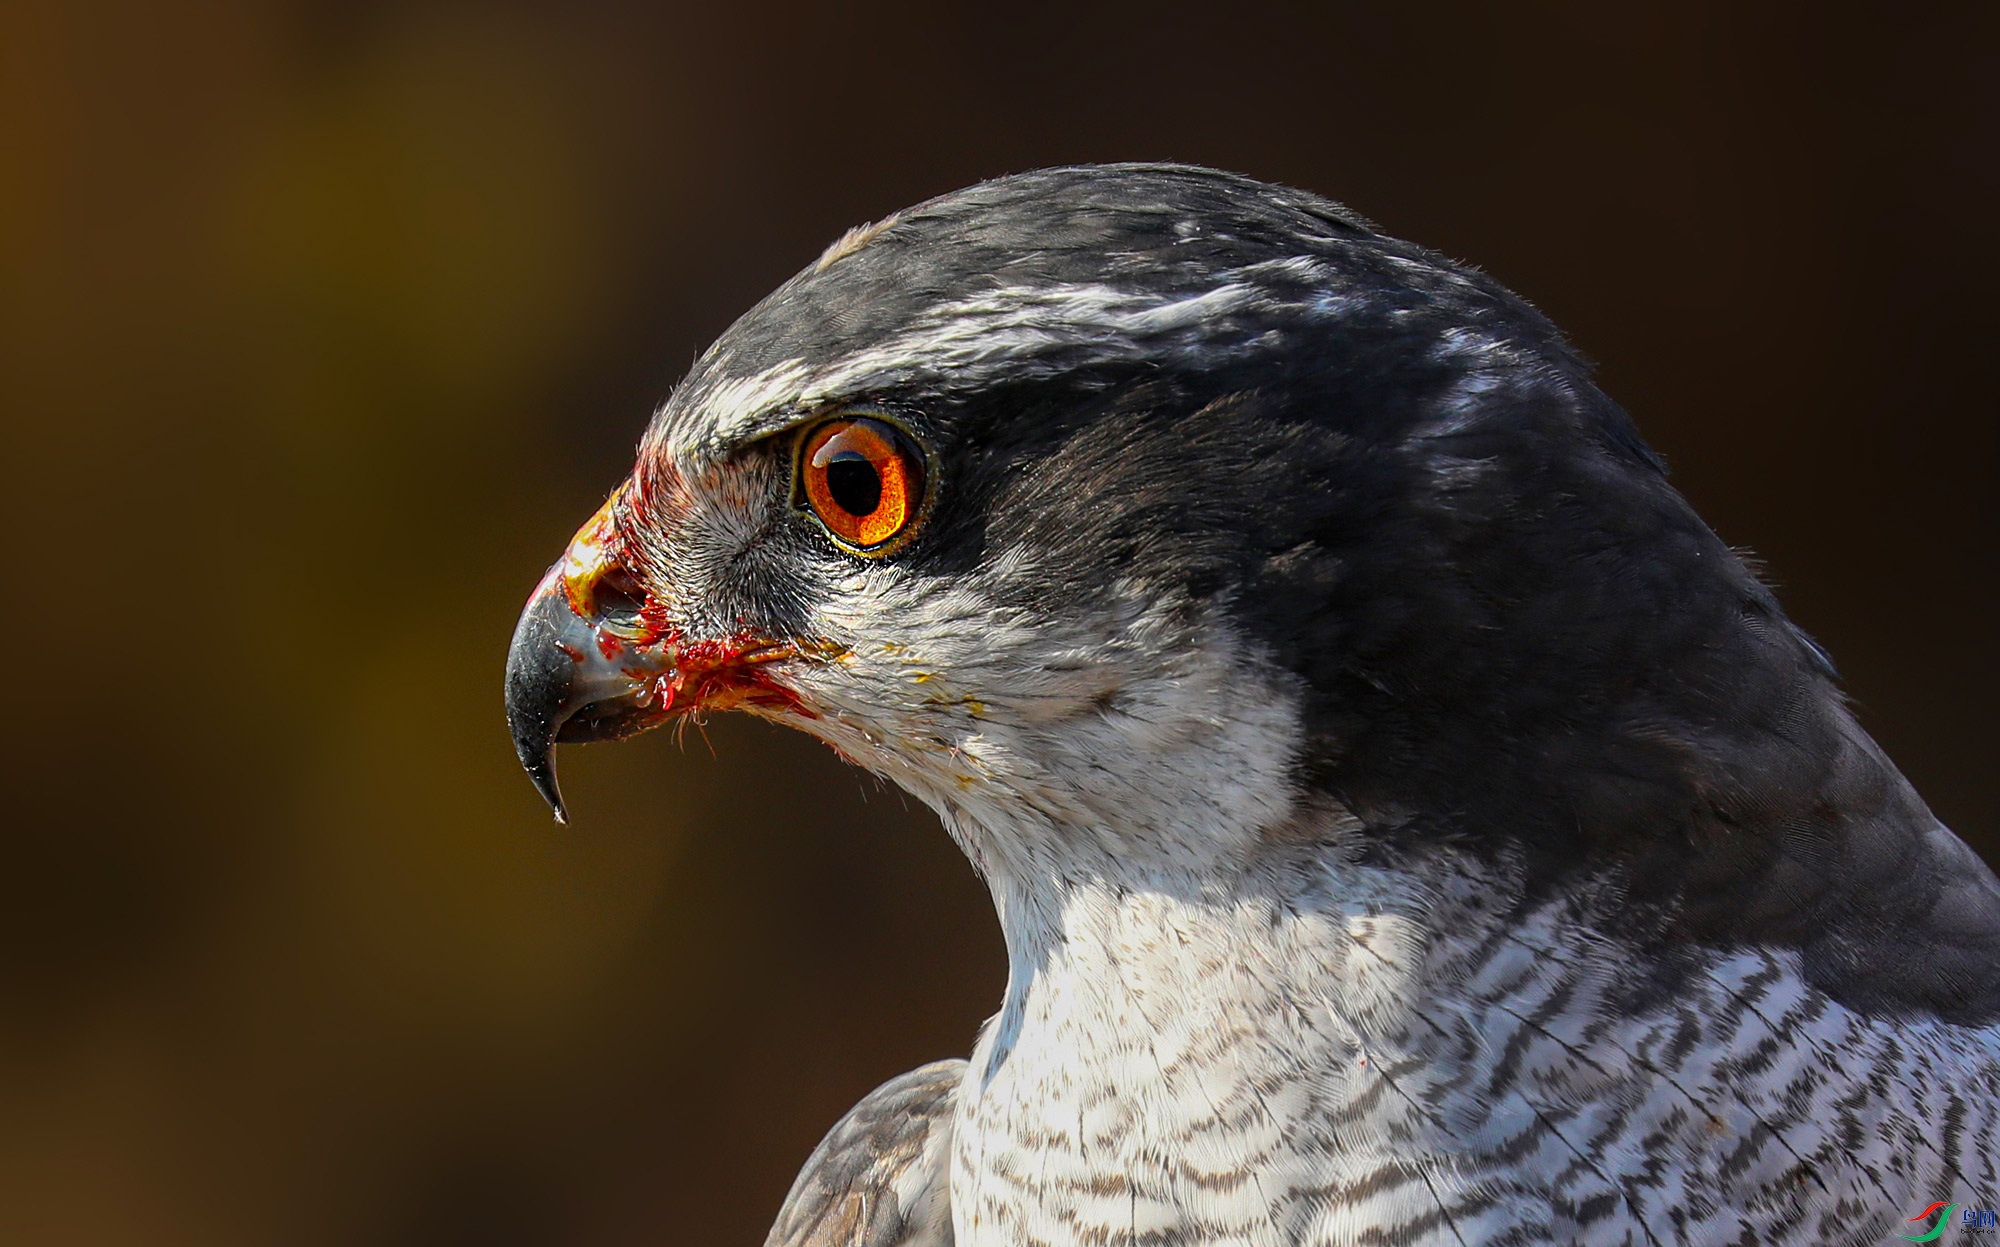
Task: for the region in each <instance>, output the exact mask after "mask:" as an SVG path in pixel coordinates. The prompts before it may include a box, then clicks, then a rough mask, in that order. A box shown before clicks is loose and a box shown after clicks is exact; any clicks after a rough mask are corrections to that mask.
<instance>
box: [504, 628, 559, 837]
mask: <svg viewBox="0 0 2000 1247" xmlns="http://www.w3.org/2000/svg"><path fill="white" fill-rule="evenodd" d="M573 619H574V617H573V616H572V615H571V613H570V610H569V605H568V603H566V602H565V601H564V600H563V597H562V594H560V593H548V592H537V594H536V595H535V597H534V598H533V599H531V600H530V601H529V603H528V608H527V609H526V610H525V611H523V612H521V619H520V622H519V623H517V624H516V625H515V626H514V640H513V643H512V644H511V645H509V646H508V649H507V729H508V732H509V733H510V734H511V735H512V736H513V738H514V753H515V756H517V757H519V758H520V759H521V766H522V767H523V768H524V769H525V770H526V771H527V772H528V778H529V780H531V781H532V782H533V783H534V785H535V791H536V792H539V793H541V794H542V799H543V800H544V801H547V802H548V803H549V808H550V809H551V810H553V811H555V816H556V821H557V822H558V823H565V824H566V823H568V822H569V811H568V809H567V808H566V807H565V806H564V805H563V799H562V789H561V788H560V787H559V786H557V784H556V734H557V733H558V732H560V731H561V730H562V725H563V720H564V719H565V718H566V717H567V715H566V714H565V711H566V710H567V708H568V705H569V700H570V689H571V684H572V683H573V681H574V679H575V670H576V664H575V662H574V661H573V660H572V659H571V658H570V657H569V656H568V655H567V654H566V653H564V651H563V650H562V648H561V647H560V646H558V645H557V644H556V642H557V640H558V639H559V638H560V637H561V636H562V633H563V631H564V629H565V627H566V626H569V625H571V624H572V621H573Z"/></svg>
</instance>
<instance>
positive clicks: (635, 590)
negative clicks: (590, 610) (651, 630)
mask: <svg viewBox="0 0 2000 1247" xmlns="http://www.w3.org/2000/svg"><path fill="white" fill-rule="evenodd" d="M590 596H591V601H592V604H593V605H595V606H596V608H597V618H598V621H599V622H601V623H604V624H608V625H610V626H612V627H616V628H634V627H637V626H638V625H639V612H640V611H641V610H642V609H644V608H645V605H646V591H645V590H644V589H641V588H640V587H639V584H638V582H637V581H635V580H633V579H632V575H631V573H629V572H627V571H626V570H625V569H624V568H622V567H620V568H613V569H611V570H609V571H607V572H605V573H604V575H603V576H601V577H599V578H598V581H597V583H596V584H595V585H593V586H592V587H591V595H590Z"/></svg>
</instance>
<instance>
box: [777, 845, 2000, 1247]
mask: <svg viewBox="0 0 2000 1247" xmlns="http://www.w3.org/2000/svg"><path fill="white" fill-rule="evenodd" d="M1592 895H1593V894H1592V892H1591V890H1590V889H1588V888H1583V889H1580V890H1579V891H1578V892H1577V893H1576V894H1573V895H1571V896H1569V897H1565V898H1560V899H1548V900H1544V901H1541V902H1539V903H1535V904H1531V905H1529V906H1528V907H1526V908H1525V909H1523V908H1521V907H1520V906H1521V901H1520V898H1519V895H1518V887H1516V886H1514V885H1512V884H1510V883H1509V882H1508V872H1507V871H1505V870H1504V869H1501V868H1498V867H1495V866H1492V865H1487V864H1480V863H1477V862H1474V861H1471V860H1470V859H1465V858H1457V859H1455V860H1444V859H1443V858H1441V857H1439V856H1436V855H1433V856H1431V857H1429V858H1428V859H1427V860H1424V861H1421V862H1410V863H1406V864H1404V865H1403V866H1402V867H1401V868H1398V869H1383V868H1374V867H1360V866H1354V865H1345V866H1342V865H1329V864H1328V863H1327V862H1326V861H1325V856H1324V853H1323V851H1320V852H1315V853H1314V854H1313V855H1312V856H1310V857H1306V858H1304V859H1301V858H1299V857H1297V856H1292V857H1291V858H1290V859H1289V860H1286V859H1284V858H1280V859H1278V860H1275V861H1270V862H1267V863H1265V864H1264V865H1263V866H1262V867H1261V868H1259V869H1256V870H1253V871H1251V872H1250V873H1249V876H1248V877H1246V878H1245V879H1243V880H1242V881H1241V882H1240V884H1239V886H1238V887H1237V888H1236V889H1234V890H1233V891H1232V892H1230V893H1228V894H1222V895H1214V896H1210V897H1206V898H1201V899H1198V900H1192V901H1174V900H1169V899H1166V897H1167V890H1163V889H1158V888H1153V889H1147V890H1138V889H1127V890H1118V889H1111V890H1105V891H1090V892H1079V893H1077V894H1074V895H1072V896H1071V897H1070V898H1069V899H1068V901H1067V903H1066V904H1065V905H1064V906H1063V907H1062V908H1061V910H1060V912H1061V915H1062V918H1061V923H1060V925H1061V930H1060V931H1052V932H1047V933H1045V936H1046V937H1047V941H1048V945H1049V955H1048V958H1047V960H1046V962H1045V963H1044V964H1043V965H1042V967H1041V969H1040V971H1039V972H1038V973H1037V974H1035V975H1034V976H1033V977H1032V978H1031V979H1029V980H1028V981H1026V982H1021V981H1019V980H1017V981H1016V983H1015V984H1014V985H1013V990H1012V991H1011V992H1010V995H1009V998H1008V1001H1007V1006H1006V1011H1005V1012H1004V1013H1003V1014H1002V1016H1001V1017H1000V1018H997V1019H996V1020H995V1023H994V1024H993V1025H992V1026H991V1027H989V1028H988V1031H987V1033H986V1034H985V1036H984V1037H983V1038H982V1040H981V1042H980V1045H979V1047H978V1049H977V1050H976V1051H975V1053H974V1055H973V1059H972V1062H971V1064H970V1066H969V1067H968V1068H966V1069H965V1072H964V1073H963V1075H962V1077H963V1078H964V1082H963V1085H962V1086H961V1087H960V1088H959V1089H958V1093H957V1104H956V1117H957V1121H956V1131H955V1138H954V1146H953V1148H952V1151H951V1155H950V1159H949V1185H950V1192H951V1199H952V1204H953V1209H954V1216H955V1220H956V1224H957V1227H958V1229H957V1232H958V1235H959V1237H958V1238H957V1239H956V1240H955V1241H956V1243H957V1244H959V1245H960V1247H1003V1245H1004V1247H1015V1245H1020V1244H1034V1245H1044V1247H1084V1245H1086V1244H1143V1243H1161V1244H1176V1245H1186V1247H1209V1245H1215V1247H1221V1245H1222V1244H1244V1245H1249V1244H1257V1245H1265V1244H1269V1245H1273V1247H1275V1245H1277V1244H1287V1245H1289V1244H1300V1245H1307V1244H1310V1245H1315V1247H1318V1245H1325V1247H1333V1245H1334V1244H1439V1245H1440V1247H1459V1245H1462V1244H1539V1243H1564V1244H1569V1243H1576V1244H1584V1243H1588V1244H1633V1245H1644V1244H1720V1243H1737V1242H1755V1243H1796V1244H1814V1245H1821V1244H1826V1245H1832V1244H1855V1245H1857V1247H1858V1245H1860V1244H1874V1243H1880V1242H1883V1241H1884V1240H1885V1238H1887V1237H1888V1236H1889V1235H1890V1234H1891V1233H1892V1232H1894V1231H1893V1227H1897V1226H1900V1225H1901V1224H1902V1222H1903V1219H1904V1218H1906V1217H1908V1216H1909V1215H1910V1214H1911V1213H1912V1212H1914V1211H1915V1210H1917V1209H1920V1208H1922V1207H1923V1206H1924V1205H1925V1204H1926V1203H1929V1202H1930V1201H1931V1200H1932V1199H1934V1198H1939V1197H1953V1196H1956V1197H1957V1198H1959V1199H1961V1201H1963V1200H1977V1199H1979V1198H1982V1197H1983V1198H1987V1199H1989V1200H1990V1199H1991V1197H1992V1196H1991V1193H1992V1192H1995V1191H2000V1173H1996V1160H1995V1157H1996V1155H2000V1151H1997V1150H1996V1147H1995V1131H1996V1129H2000V1034H1996V1032H1995V1031H1994V1030H1992V1029H1990V1028H1988V1029H1974V1028H1965V1027H1957V1026H1951V1025H1948V1024H1944V1023H1941V1022H1938V1021H1936V1020H1930V1019H1922V1018H1906V1019H1870V1018H1867V1017H1863V1016H1861V1015H1858V1014H1856V1013H1854V1012H1852V1011H1850V1010H1848V1009H1846V1008H1844V1007H1843V1006H1841V1005H1840V1004H1838V1003H1836V1002H1834V1001H1833V1000H1831V999H1829V998H1828V997H1827V996H1825V995H1824V994H1822V993H1820V992H1818V991H1815V990H1813V989H1812V988H1810V987H1808V986H1806V985H1805V983H1804V982H1803V981H1802V979H1801V976H1800V974H1799V972H1798V969H1797V966H1796V956H1795V955H1794V954H1790V953H1782V952H1771V951H1751V950H1744V951H1739V952H1734V953H1729V954H1718V955H1714V956H1711V957H1706V958H1703V959H1702V960H1701V961H1700V962H1699V964H1696V965H1693V966H1690V967H1689V968H1688V969H1687V972H1686V973H1685V975H1684V976H1683V977H1682V978H1681V980H1680V981H1679V982H1678V983H1677V984H1675V985H1674V987H1673V990H1672V991H1671V993H1670V994H1665V995H1660V996H1659V997H1658V998H1657V999H1654V1000H1652V1001H1650V1002H1646V1003H1644V1004H1643V1005H1639V1006H1638V1007H1635V1006H1634V1002H1633V1000H1632V996H1633V994H1634V993H1635V992H1644V991H1646V990H1647V987H1646V985H1644V984H1637V983H1634V982H1633V981H1631V980H1632V973H1633V967H1634V965H1635V964H1636V963H1635V960H1634V958H1633V957H1632V955H1631V953H1630V950H1628V949H1625V948H1622V947H1621V945H1620V941H1619V938H1618V935H1617V933H1616V929H1617V918H1616V910H1615V904H1614V902H1615V897H1612V896H1602V895H1599V896H1597V897H1596V899H1595V900H1591V899H1586V898H1589V897H1591V896H1592ZM1002 1057H1004V1059H1000V1058H1002ZM950 1068H951V1067H940V1066H933V1067H927V1070H928V1071H929V1073H930V1076H931V1077H932V1078H933V1079H936V1078H937V1077H938V1076H939V1074H940V1073H941V1072H942V1071H943V1070H945V1069H950ZM989 1070H990V1071H991V1074H990V1076H989V1075H988V1073H987V1071H989ZM950 1076H951V1077H953V1078H957V1077H960V1076H961V1075H960V1074H959V1073H958V1072H957V1071H956V1070H953V1072H952V1073H951V1074H950ZM893 1086H894V1084H892V1087H893ZM857 1112H858V1113H862V1112H868V1113H871V1115H873V1114H875V1113H879V1108H878V1107H875V1106H872V1105H864V1106H863V1108H862V1109H858V1110H857ZM838 1135H839V1131H836V1136H835V1137H836V1138H837V1137H838ZM834 1144H835V1139H834V1138H830V1139H829V1141H828V1145H827V1147H829V1148H831V1147H834ZM824 1151H825V1149H823V1153H824ZM924 1163H925V1164H935V1163H938V1162H937V1161H936V1160H935V1159H931V1160H926V1161H925V1162H924ZM834 1168H835V1167H834V1166H831V1165H828V1164H827V1162H826V1160H825V1157H824V1154H823V1155H822V1156H820V1157H816V1158H815V1163H814V1164H813V1165H809V1166H808V1168H807V1171H806V1173H805V1174H802V1175H801V1178H800V1185H799V1190H798V1191H797V1192H795V1194H794V1203H797V1202H799V1201H800V1199H801V1194H800V1192H805V1191H809V1190H812V1189H814V1188H815V1187H820V1188H823V1187H825V1186H826V1185H828V1184H829V1183H832V1184H835V1185H838V1184H841V1183H844V1182H850V1181H852V1179H853V1175H852V1174H851V1173H847V1174H841V1173H836V1172H834V1171H833V1170H834ZM897 1180H898V1181H900V1182H901V1183H902V1184H903V1185H904V1186H905V1187H906V1188H912V1189H914V1187H913V1185H912V1181H911V1178H910V1177H909V1176H908V1175H899V1176H898V1178H897ZM885 1186H886V1184H885ZM821 1198H824V1195H823V1194H822V1195H821ZM1968 1206H1970V1205H1968ZM1980 1206H1987V1205H1980ZM877 1207H879V1208H881V1209H882V1210H883V1213H882V1215H883V1216H884V1218H885V1219H884V1221H883V1224H884V1225H888V1224H891V1223H892V1222H891V1221H889V1220H888V1218H889V1217H891V1216H892V1215H893V1214H894V1210H895V1207H896V1205H895V1204H894V1202H893V1200H889V1199H884V1198H881V1197H880V1196H877ZM787 1215H788V1219H786V1220H781V1221H780V1229H779V1231H777V1232H774V1236H773V1239H772V1243H773V1244H774V1245H777V1244H793V1243H796V1244H801V1245H804V1244H814V1245H816V1247H817V1245H819V1244H825V1245H827V1247H832V1245H833V1244H835V1243H847V1242H850V1241H851V1242H869V1243H876V1242H880V1243H883V1244H889V1243H908V1244H912V1245H915V1244H932V1243H937V1244H942V1243H951V1242H953V1241H954V1240H953V1239H952V1238H951V1236H950V1235H949V1234H948V1233H945V1232H943V1230H942V1229H933V1230H931V1231H929V1234H930V1236H929V1237H923V1236H909V1237H895V1236H893V1235H891V1236H889V1237H885V1238H880V1239H877V1238H873V1237H868V1236H867V1235H866V1234H862V1235H860V1236H857V1237H849V1236H846V1235H831V1234H823V1235H820V1236H793V1237H786V1236H785V1229H786V1227H787V1226H789V1225H791V1224H793V1223H794V1221H793V1219H791V1214H789V1213H788V1214H787ZM894 1224H896V1225H898V1226H900V1225H901V1222H894Z"/></svg>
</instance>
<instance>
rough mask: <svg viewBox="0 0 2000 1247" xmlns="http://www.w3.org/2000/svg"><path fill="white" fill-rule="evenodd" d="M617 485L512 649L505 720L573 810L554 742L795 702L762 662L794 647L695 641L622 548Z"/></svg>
mask: <svg viewBox="0 0 2000 1247" xmlns="http://www.w3.org/2000/svg"><path fill="white" fill-rule="evenodd" d="M620 493H622V489H621V490H620V491H619V492H614V493H613V494H612V495H611V497H610V498H609V499H607V500H606V501H605V503H604V505H603V506H602V507H600V508H599V509H598V511H597V514H596V515H593V516H591V517H590V520H589V521H588V522H587V523H585V524H584V526H583V527H582V528H580V529H578V530H577V534H576V536H575V537H574V538H572V539H571V541H570V543H569V547H568V549H566V550H564V551H563V556H562V558H561V559H560V560H559V561H557V563H556V565H555V566H553V567H551V568H549V570H548V572H547V573H546V574H545V575H544V576H543V577H542V580H541V583H540V584H538V585H536V586H535V591H534V593H533V594H532V595H530V597H529V598H528V605H527V607H526V609H524V610H523V611H522V612H521V618H520V621H519V622H518V623H516V624H515V626H514V639H513V643H512V644H511V645H510V646H509V647H508V650H507V726H508V729H509V730H510V731H511V732H512V734H513V737H514V751H515V753H516V754H518V755H519V757H520V759H521V765H522V766H523V767H525V768H526V769H527V772H528V778H529V779H531V780H533V781H534V784H535V788H536V790H537V791H538V792H540V793H541V794H542V797H543V799H545V800H546V801H547V802H548V803H549V807H550V808H551V809H553V810H554V811H555V816H556V821H557V822H559V823H566V822H568V821H569V816H568V812H567V810H566V809H565V808H564V805H563V799H562V791H561V789H560V788H559V787H558V786H557V783H556V765H555V747H556V745H557V744H559V743H561V744H569V743H581V742H587V741H598V740H623V739H625V738H626V737H628V736H636V735H637V734H639V733H640V732H643V731H646V730H647V729H649V728H653V727H658V726H659V725H660V724H662V723H664V722H666V721H667V720H668V719H671V718H673V717H674V716H675V715H677V714H680V713H684V712H687V711H691V710H695V709H697V708H701V707H704V706H708V707H713V708H716V709H726V708H728V707H729V706H733V705H740V704H743V703H745V702H753V703H756V704H760V705H773V704H781V705H786V706H789V707H791V708H794V709H800V707H798V705H797V698H796V697H794V696H793V695H792V694H790V693H789V692H787V691H785V690H783V689H782V688H780V687H778V686H777V685H774V684H772V683H770V681H769V680H768V679H766V678H765V677H764V675H763V674H762V671H761V668H762V667H763V666H764V665H766V664H768V663H770V662H773V661H775V660H778V659H782V658H788V657H792V656H794V655H795V654H797V653H798V650H797V648H796V647H795V646H794V645H792V644H791V643H788V642H775V641H771V640H769V639H767V638H764V637H761V636H759V635H757V634H755V633H754V632H748V631H745V632H739V633H737V634H736V635H733V636H731V637H728V638H725V639H720V640H712V641H689V640H688V639H687V638H685V637H683V636H682V635H681V633H680V632H679V631H678V630H677V629H676V628H675V627H674V626H673V625H672V624H671V623H670V622H669V621H668V620H667V619H666V616H665V613H664V612H663V611H661V610H660V609H659V608H658V606H657V604H656V603H655V602H654V601H653V599H652V598H651V597H650V596H649V595H648V594H647V593H646V591H645V590H644V588H643V587H641V585H640V583H639V581H638V579H637V578H636V577H635V576H634V575H633V573H632V571H631V569H630V568H629V567H628V566H627V565H626V562H625V560H624V558H623V556H622V549H623V542H622V540H621V539H620V536H619V533H618V531H617V527H616V517H617V513H618V501H619V497H620Z"/></svg>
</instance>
